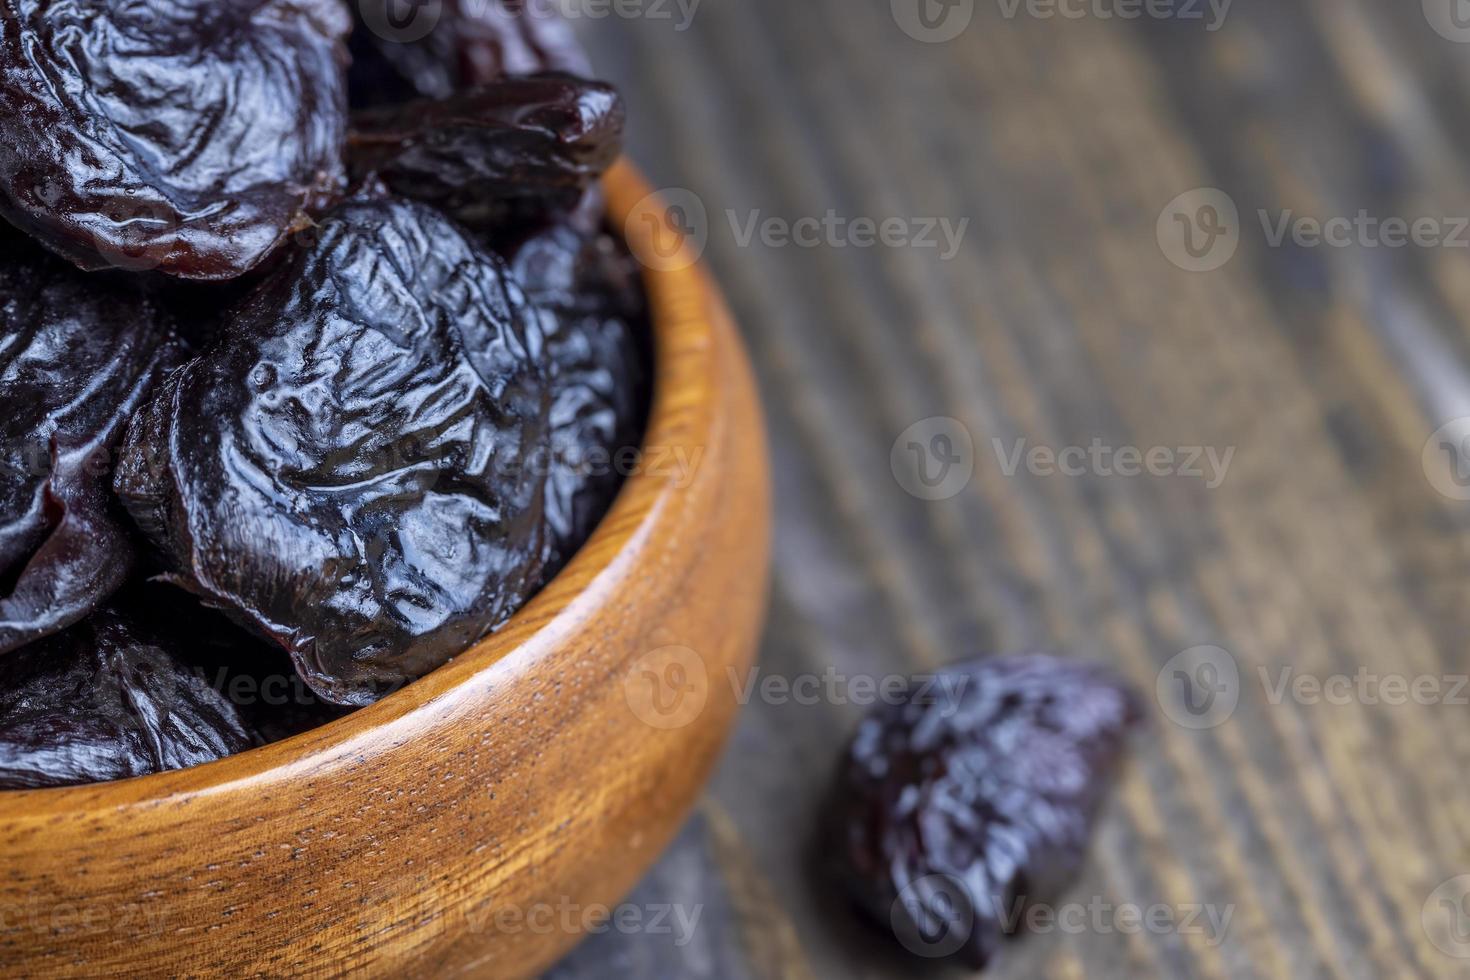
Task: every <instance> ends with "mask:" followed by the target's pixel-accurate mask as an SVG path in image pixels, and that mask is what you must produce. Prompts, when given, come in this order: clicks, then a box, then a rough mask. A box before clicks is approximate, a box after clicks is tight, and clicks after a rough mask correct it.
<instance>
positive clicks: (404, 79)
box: [350, 0, 591, 106]
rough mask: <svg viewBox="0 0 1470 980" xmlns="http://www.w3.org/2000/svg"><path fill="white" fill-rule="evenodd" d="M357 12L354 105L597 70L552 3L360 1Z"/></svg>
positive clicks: (518, 0) (520, 0) (443, 95)
mask: <svg viewBox="0 0 1470 980" xmlns="http://www.w3.org/2000/svg"><path fill="white" fill-rule="evenodd" d="M353 8H354V10H355V13H356V18H357V23H356V26H355V27H354V29H353V32H352V42H351V46H352V71H351V76H350V77H351V91H352V104H353V105H359V106H367V105H381V104H383V103H385V102H401V101H404V100H406V99H411V98H415V97H423V98H430V99H443V98H448V97H449V96H450V95H453V94H454V93H455V92H458V91H460V90H461V89H465V88H470V87H472V86H475V85H483V84H485V83H486V82H489V81H492V80H494V79H495V78H498V77H499V76H501V75H505V74H508V75H529V74H533V73H535V72H540V71H567V72H571V73H573V74H575V75H586V74H589V73H590V72H591V65H590V64H589V62H588V60H587V55H586V54H585V53H584V52H583V50H582V48H581V45H579V44H578V43H577V39H576V37H575V36H574V35H573V33H572V29H571V25H569V24H568V23H567V22H566V20H565V19H563V18H562V17H561V16H560V14H559V13H558V12H557V11H556V10H555V7H554V5H553V4H550V3H545V2H541V3H537V2H531V3H528V2H525V0H358V2H356V3H354V4H353Z"/></svg>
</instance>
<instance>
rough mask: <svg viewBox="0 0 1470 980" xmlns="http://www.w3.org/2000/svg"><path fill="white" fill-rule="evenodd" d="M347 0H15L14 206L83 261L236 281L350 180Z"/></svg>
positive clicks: (7, 175) (9, 51)
mask: <svg viewBox="0 0 1470 980" xmlns="http://www.w3.org/2000/svg"><path fill="white" fill-rule="evenodd" d="M350 28H351V19H350V17H349V16H348V13H347V11H346V9H345V8H344V7H343V6H342V4H341V2H340V0H231V2H229V3H221V2H219V0H156V2H151V3H136V2H132V0H100V2H97V3H75V2H70V0H0V126H3V128H4V130H5V134H6V137H7V138H6V141H5V144H4V146H3V147H0V211H3V212H4V214H5V216H6V217H7V218H9V219H10V221H11V222H13V223H14V224H16V225H17V226H18V227H20V228H22V229H24V230H25V231H27V232H29V233H30V234H32V235H34V236H35V237H36V238H37V240H39V241H40V242H41V243H42V244H44V245H46V246H47V247H48V248H50V249H52V250H53V251H55V252H57V253H58V254H60V255H62V256H65V257H66V258H68V259H70V260H71V261H72V262H74V263H76V264H77V265H78V266H80V267H82V268H83V269H88V270H96V269H104V268H122V269H128V270H150V269H156V270H158V271H160V272H164V273H167V274H169V275H172V276H178V277H182V278H186V279H204V280H219V279H229V278H232V277H235V276H238V275H240V274H242V273H244V272H245V271H247V270H249V269H251V268H252V267H254V266H255V265H256V264H257V263H259V262H260V261H261V260H262V259H264V258H265V257H266V256H267V255H268V254H269V253H270V252H271V251H272V250H273V249H274V248H275V247H276V246H277V245H278V244H279V243H280V242H281V241H282V240H283V239H284V238H285V236H286V235H287V234H288V233H289V232H290V231H291V230H293V229H294V228H297V227H300V226H302V225H303V224H304V223H305V222H306V220H307V212H308V211H310V210H311V209H313V208H315V207H318V206H320V205H322V204H324V203H326V202H327V201H328V200H329V199H330V198H331V197H332V196H333V195H335V194H336V193H337V192H338V191H339V189H340V188H339V185H340V182H341V179H342V159H341V152H342V139H343V133H344V129H345V126H346V111H347V88H346V47H345V41H346V36H347V32H348V31H349V30H350Z"/></svg>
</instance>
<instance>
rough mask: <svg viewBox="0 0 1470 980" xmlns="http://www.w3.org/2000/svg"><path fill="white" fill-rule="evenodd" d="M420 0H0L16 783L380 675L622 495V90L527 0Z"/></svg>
mask: <svg viewBox="0 0 1470 980" xmlns="http://www.w3.org/2000/svg"><path fill="white" fill-rule="evenodd" d="M403 6H404V5H403V4H402V3H401V2H400V0H363V2H357V0H354V2H352V3H351V4H349V3H347V2H344V0H229V2H221V0H149V2H147V3H138V2H136V0H0V133H3V137H4V139H3V140H0V214H3V216H4V218H6V219H7V222H8V227H7V228H6V229H5V231H4V232H3V233H0V241H3V245H4V248H5V250H6V251H5V260H4V262H3V263H0V429H3V433H4V439H3V443H0V450H3V455H0V789H29V788H39V787H46V786H57V785H68V784H77V783H89V782H96V781H102V780H110V779H117V778H123V777H128V776H137V775H143V774H146V773H152V772H158V771H162V770H167V769H176V768H181V767H185V766H191V765H195V764H198V763H201V762H206V761H209V760H212V759H217V758H220V757H222V756H225V755H228V754H230V753H233V752H237V751H240V750H242V749H245V748H248V747H250V746H253V745H259V744H262V743H265V742H268V741H272V740H275V739H278V738H282V737H285V736H288V735H290V734H293V733H296V732H299V731H302V730H304V729H307V728H309V727H312V726H314V725H317V724H320V723H322V722H324V721H326V720H329V719H331V718H334V717H338V716H340V715H341V714H343V713H345V712H347V711H350V710H352V709H353V708H356V707H360V706H363V705H366V704H370V703H372V702H374V701H376V700H378V699H379V698H381V697H383V696H384V695H385V694H387V693H389V692H391V691H393V690H395V689H396V688H398V687H401V686H402V685H404V684H405V683H408V682H410V681H413V680H415V679H417V678H419V677H422V676H423V675H425V674H426V673H428V672H430V671H432V670H434V669H435V668H437V667H439V666H441V665H442V664H444V663H445V662H446V661H448V660H450V659H451V658H453V657H454V656H456V655H457V654H459V653H461V652H463V651H464V650H465V649H467V648H468V647H470V646H471V645H472V644H474V643H475V642H476V641H478V640H480V639H481V638H483V637H484V636H486V635H487V634H489V633H491V632H492V631H494V630H495V629H496V628H497V627H499V626H500V625H502V624H503V623H504V622H505V621H506V619H507V618H508V617H509V616H510V615H511V614H512V613H514V612H515V611H516V610H517V609H518V608H519V607H520V606H521V605H522V604H524V603H525V602H526V600H527V599H528V598H529V597H530V596H531V595H532V594H534V593H535V592H536V591H537V590H538V589H540V588H541V587H542V586H543V585H544V584H545V583H546V582H547V581H548V579H549V578H550V577H551V576H552V575H554V574H555V573H556V572H557V571H558V570H559V569H560V568H561V567H562V566H563V565H564V564H565V563H566V562H567V561H568V559H569V558H570V556H571V555H572V553H573V552H574V551H575V550H576V549H577V548H578V547H579V545H580V544H581V543H582V542H583V541H585V539H586V538H587V537H588V535H589V534H590V533H591V531H592V529H593V528H594V527H595V525H596V524H597V523H598V521H599V520H600V519H601V517H602V515H603V514H604V513H605V512H606V510H607V508H608V507H609V505H610V503H611V501H612V499H613V497H614V496H615V495H616V493H617V491H618V488H619V484H620V474H619V472H617V470H616V467H614V466H612V465H609V461H611V460H613V459H616V458H618V456H619V453H618V451H619V450H620V449H625V448H627V447H637V446H638V445H639V443H640V439H641V433H642V429H643V425H644V421H645V415H646V411H647V404H648V393H649V384H650V377H649V370H648V364H649V356H650V355H649V350H648V329H647V317H646V309H645V300H644V297H643V294H642V291H641V284H640V279H639V276H638V269H637V266H636V263H635V262H634V261H633V260H632V258H631V257H630V256H629V254H628V253H627V251H626V249H625V248H624V247H623V246H622V245H621V243H620V242H619V241H618V239H616V238H615V237H614V236H613V235H612V234H610V233H609V232H608V231H607V230H606V227H605V223H604V220H605V219H604V209H603V202H602V199H601V196H600V191H599V189H598V183H597V181H598V178H599V177H600V176H601V175H602V174H603V172H604V171H605V170H606V169H607V168H608V167H609V165H610V164H611V163H612V162H613V161H614V159H615V158H616V156H617V155H618V152H619V149H620V142H621V134H622V129H623V104H622V101H621V99H620V97H619V95H618V93H617V92H616V91H615V90H614V89H613V88H612V87H610V86H608V85H606V84H602V83H600V82H596V81H590V80H588V79H587V78H586V76H587V75H588V73H589V69H588V65H587V62H586V59H585V57H584V55H583V54H582V53H581V51H580V50H579V49H578V47H577V45H576V43H575V42H574V40H573V39H572V37H571V35H570V33H569V30H568V27H567V25H566V24H565V23H564V22H561V21H557V20H552V19H549V18H547V17H546V16H544V15H542V14H539V13H535V12H533V10H532V8H531V7H529V6H525V5H522V4H509V3H505V4H503V3H500V2H478V3H475V4H473V5H471V4H460V3H457V2H451V0H443V2H440V3H435V4H427V5H420V6H419V7H417V8H414V13H415V16H414V18H412V19H409V20H406V19H405V18H404V17H403V16H402V11H401V10H400V9H399V8H401V7H403ZM425 17H431V18H433V23H428V24H426V23H424V22H423V20H422V18H425Z"/></svg>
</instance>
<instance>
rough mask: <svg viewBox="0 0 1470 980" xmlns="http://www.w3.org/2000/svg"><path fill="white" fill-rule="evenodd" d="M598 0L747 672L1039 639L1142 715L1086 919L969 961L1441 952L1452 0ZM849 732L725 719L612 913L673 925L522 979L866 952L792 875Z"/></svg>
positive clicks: (1466, 163)
mask: <svg viewBox="0 0 1470 980" xmlns="http://www.w3.org/2000/svg"><path fill="white" fill-rule="evenodd" d="M568 6H570V7H572V8H574V9H584V8H585V9H586V10H591V9H592V8H591V7H588V6H587V5H585V4H583V5H578V4H569V5H568ZM601 9H604V10H608V9H611V10H618V9H621V10H622V14H621V15H619V14H617V13H614V14H613V15H611V16H607V17H605V18H598V19H592V18H591V17H582V18H579V27H580V29H581V30H582V32H583V35H584V37H585V39H586V40H587V41H588V42H589V43H590V44H591V46H592V47H593V49H594V53H595V56H596V60H597V64H598V67H599V71H600V74H602V75H604V76H609V77H611V78H612V79H614V80H616V81H617V82H618V83H620V84H621V85H622V86H623V87H624V91H625V94H626V96H627V101H628V105H629V106H630V111H631V115H632V119H631V127H632V138H631V154H632V156H633V157H634V159H635V160H636V161H637V162H638V163H639V165H640V166H641V167H643V168H644V169H645V172H646V173H647V174H648V175H649V177H650V179H651V180H652V181H653V182H654V183H655V184H656V185H657V186H659V187H661V188H664V189H666V190H668V191H670V199H671V200H677V201H679V202H681V204H682V205H684V207H683V210H682V211H681V212H680V215H679V220H681V221H686V220H687V221H688V222H689V223H690V227H689V230H690V231H691V232H694V233H697V234H698V236H699V239H700V241H702V242H705V243H706V252H705V255H706V258H707V260H708V262H709V264H710V266H711V268H712V270H713V272H714V274H715V275H716V277H717V278H718V279H719V281H720V283H721V284H722V286H723V287H724V290H725V292H726V294H727V296H728V297H729V300H730V302H731V304H732V306H733V308H734V311H735V313H736V317H737V319H738V321H739V322H740V324H741V326H742V328H743V330H744V333H745V336H746V338H747V340H748V343H749V346H750V350H751V353H752V356H753V358H754V361H755V365H756V369H757V372H758V374H759V376H760V380H761V383H762V387H763V392H764V397H765V405H766V409H767V412H768V421H769V428H770V436H771V440H772V452H773V457H774V464H775V467H774V469H775V480H776V496H777V501H778V504H777V506H778V529H777V536H776V540H775V569H774V591H773V595H772V605H771V614H770V622H769V628H768V633H767V637H766V640H765V643H764V648H763V653H762V661H761V671H762V674H763V676H770V675H774V676H777V677H781V678H785V679H787V680H791V679H793V678H797V677H801V676H806V675H816V676H822V675H823V674H824V672H828V671H829V670H835V671H838V672H840V674H841V676H843V677H847V678H851V677H854V676H859V675H863V676H872V677H880V678H881V677H884V676H887V675H893V674H898V675H909V674H913V673H915V672H922V671H926V670H931V669H933V668H935V667H937V666H940V665H943V664H946V663H949V662H952V661H955V660H959V659H962V658H967V657H973V656H977V655H982V654H988V653H998V652H1020V651H1029V650H1050V651H1057V652H1060V653H1063V654H1066V655H1068V656H1075V657H1080V658H1086V659H1092V660H1098V661H1102V662H1105V663H1108V664H1111V665H1112V666H1113V667H1115V668H1116V669H1117V670H1118V671H1120V672H1121V673H1122V674H1123V675H1124V676H1125V677H1127V678H1128V679H1129V680H1130V681H1131V682H1132V683H1133V684H1134V685H1135V686H1136V687H1137V688H1138V689H1139V691H1140V692H1141V693H1142V694H1143V695H1144V698H1145V700H1146V702H1147V703H1148V705H1149V707H1150V709H1151V711H1150V714H1151V716H1152V717H1151V719H1150V724H1149V727H1148V729H1147V730H1146V731H1145V732H1144V733H1142V734H1141V735H1140V736H1139V737H1137V738H1136V739H1135V742H1134V750H1133V755H1132V759H1131V762H1130V765H1129V767H1128V769H1127V771H1126V774H1125V775H1124V777H1123V778H1122V780H1121V781H1120V783H1119V785H1118V786H1117V789H1116V792H1115V793H1114V794H1113V796H1112V798H1111V802H1110V804H1109V806H1108V809H1107V811H1106V814H1105V817H1104V819H1103V822H1102V824H1101V827H1100V829H1099V831H1098V833H1097V836H1096V838H1095V841H1094V848H1093V856H1092V859H1091V862H1090V865H1089V870H1088V872H1087V874H1086V876H1085V877H1084V879H1083V880H1082V881H1081V882H1080V883H1079V884H1078V885H1077V886H1076V887H1075V888H1074V889H1073V891H1072V893H1071V894H1070V896H1069V899H1068V900H1069V901H1072V902H1075V903H1078V904H1079V905H1082V906H1093V905H1096V906H1100V907H1108V908H1111V909H1112V910H1113V912H1112V913H1108V914H1105V915H1103V916H1100V917H1098V918H1097V919H1092V918H1089V920H1088V921H1089V925H1087V926H1085V927H1084V928H1081V929H1062V928H1056V929H1052V930H1048V931H1046V932H1045V934H1038V935H1031V936H1027V937H1025V938H1024V939H1023V940H1021V941H1018V942H1015V943H1013V944H1012V945H1011V947H1010V949H1009V951H1008V954H1007V956H1006V957H1005V958H1004V960H1003V961H1002V962H1001V963H999V964H998V965H996V966H995V967H993V968H992V969H991V970H990V971H988V973H989V975H992V976H998V977H1033V976H1041V977H1057V978H1071V977H1081V976H1087V977H1139V976H1165V977H1195V976H1199V977H1221V976H1229V977H1246V976H1271V977H1317V976H1338V975H1340V976H1351V977H1379V976H1415V977H1419V976H1424V977H1439V976H1451V975H1459V973H1458V972H1457V971H1461V970H1466V969H1467V968H1470V959H1466V957H1467V956H1470V913H1467V911H1466V907H1467V903H1466V901H1465V898H1466V895H1467V894H1470V877H1467V875H1470V824H1467V822H1466V821H1465V819H1464V814H1465V813H1467V812H1470V781H1467V780H1466V779H1465V777H1464V768H1465V763H1466V761H1467V760H1470V708H1467V706H1466V705H1467V704H1470V691H1467V690H1466V689H1464V687H1463V682H1464V679H1465V676H1464V675H1465V672H1466V671H1470V657H1467V655H1466V649H1465V641H1466V638H1467V636H1470V603H1467V602H1466V601H1465V595H1466V585H1467V583H1470V568H1467V564H1470V535H1467V529H1470V509H1467V505H1466V503H1465V501H1466V500H1467V499H1470V466H1467V464H1470V460H1467V459H1466V458H1465V454H1466V450H1467V448H1470V445H1467V436H1470V421H1467V420H1466V419H1465V416H1470V349H1467V340H1470V332H1467V327H1466V325H1467V324H1470V266H1467V262H1470V125H1467V120H1470V3H1466V2H1464V0H1422V2H1421V0H1400V2H1396V3H1386V2H1382V0H1234V2H1227V0H1214V2H1213V3H1212V2H1210V0H1172V2H1170V0H1150V2H1143V0H1030V2H1028V0H891V2H890V0H860V2H854V0H805V2H798V3H792V2H786V0H738V2H737V0H702V2H699V3H695V2H694V0H683V2H679V0H666V2H658V0H642V2H641V3H638V2H630V3H629V4H627V5H626V6H625V7H622V8H618V7H612V8H607V7H604V8H601ZM700 211H702V212H703V213H702V214H701V213H699V212H700ZM871 228H877V229H878V230H879V232H880V234H879V235H878V236H877V237H878V239H879V240H878V241H876V242H875V241H874V235H873V233H872V231H870V229H871ZM783 229H784V234H783ZM913 445H918V446H920V447H922V448H921V450H920V451H919V454H918V455H917V456H916V457H914V459H912V460H908V459H907V456H906V454H907V452H908V451H909V448H910V447H911V446H913ZM925 451H927V453H928V456H927V457H926V456H925ZM1048 460H1050V462H1048ZM1190 682H1193V683H1194V684H1195V689H1196V691H1198V690H1208V691H1209V692H1211V693H1212V694H1214V695H1217V697H1215V698H1214V700H1213V701H1212V702H1211V704H1210V706H1209V709H1208V710H1207V711H1201V710H1197V709H1199V707H1200V705H1199V704H1198V703H1194V702H1191V701H1190V691H1189V684H1190ZM1400 683H1402V684H1403V686H1404V690H1405V691H1407V692H1408V693H1407V694H1403V693H1400V692H1399V685H1400ZM1416 685H1417V686H1416ZM1314 692H1315V693H1314ZM864 710H865V709H864V708H863V707H861V706H858V705H855V704H852V703H847V702H846V701H845V700H844V699H843V698H840V697H837V698H834V697H823V698H820V699H818V700H817V702H816V703H797V702H796V701H795V700H793V699H790V698H787V699H782V698H779V697H762V696H761V695H759V694H757V695H756V696H755V697H753V698H752V700H751V703H750V704H749V705H748V706H747V708H746V709H745V714H744V716H743V720H742V723H741V726H740V729H739V731H738V734H737V735H736V736H735V738H734V739H733V741H732V743H731V745H730V748H729V751H728V754H727V756H726V758H725V761H724V763H723V766H722V768H721V769H720V771H719V773H718V775H717V777H716V779H715V780H714V782H713V783H712V785H711V787H710V789H709V791H708V793H707V795H706V798H705V800H704V802H703V804H702V806H701V807H700V809H699V811H698V813H697V815H696V816H695V818H694V819H693V820H692V821H691V823H690V824H689V826H688V827H687V828H686V830H685V831H684V833H683V834H682V836H681V838H680V839H679V841H678V843H677V845H676V846H675V847H674V848H673V849H672V850H671V851H670V852H669V853H668V854H667V855H666V857H665V858H664V860H663V861H662V863H661V864H660V865H659V866H658V867H657V868H656V870H655V871H654V872H653V873H652V874H651V875H650V876H649V878H648V879H647V880H646V881H645V882H644V883H643V885H642V886H641V887H640V889H639V891H638V892H637V893H635V894H634V895H633V896H632V897H630V899H629V901H630V902H631V903H635V904H638V905H641V906H644V907H648V906H655V905H673V906H676V907H680V908H683V909H684V910H685V911H686V913H687V912H691V911H693V910H695V909H697V910H698V914H699V918H698V922H697V928H693V929H689V930H679V929H675V930H673V931H672V932H671V933H669V934H663V935H659V934H652V931H651V930H642V931H635V932H630V933H628V934H624V933H621V932H619V931H618V930H616V929H612V930H610V931H609V932H608V933H606V934H604V935H600V936H595V937H593V938H591V939H590V940H589V941H588V942H586V943H585V944H584V945H583V946H582V947H581V948H580V949H579V950H578V951H577V952H576V953H575V954H573V956H572V957H571V958H570V959H569V960H568V961H566V962H565V963H563V964H562V965H561V966H560V967H558V968H557V969H556V970H555V971H554V973H553V974H552V976H554V977H557V978H559V980H574V978H582V977H587V978H592V977H606V976H613V975H616V976H647V977H721V978H724V977H731V978H744V977H762V978H763V977H783V978H784V977H791V978H827V977H888V976H904V975H909V974H910V973H911V972H912V970H913V968H914V965H915V961H913V960H911V959H905V958H903V956H902V955H901V954H894V953H892V952H891V950H892V949H894V948H896V947H895V945H894V943H893V942H892V937H885V936H883V935H882V934H881V931H879V930H873V929H870V928H868V927H866V926H865V925H863V924H862V923H861V922H860V921H859V920H857V919H856V918H855V917H854V916H852V915H850V914H848V913H847V911H846V910H845V908H843V906H842V903H841V900H840V899H838V898H837V897H835V896H834V895H832V894H830V893H828V892H827V891H826V890H825V889H824V888H823V887H822V886H821V885H820V884H819V882H818V880H817V879H816V878H815V877H814V875H813V874H812V873H811V870H810V869H811V866H812V864H813V863H814V860H815V859H816V857H819V855H820V852H821V851H822V849H823V847H824V844H825V842H824V841H823V840H822V839H821V838H820V836H819V835H817V834H816V815H817V808H818V804H819V801H820V798H821V793H822V791H823V789H824V788H825V786H826V785H827V782H828V780H829V778H830V774H831V772H832V769H833V767H834V765H835V763H836V761H837V759H838V757H839V754H840V752H841V750H842V747H843V746H844V744H845V742H846V741H847V739H848V738H849V736H850V735H851V733H852V731H853V729H854V727H855V726H856V724H857V722H858V720H859V719H860V718H861V717H862V715H863V713H864ZM1127 907H1137V908H1138V909H1140V910H1148V909H1150V908H1154V907H1163V908H1164V909H1166V910H1168V911H1169V913H1170V914H1171V919H1170V922H1171V923H1172V924H1170V925H1166V926H1165V927H1163V928H1151V927H1149V926H1137V924H1136V923H1135V925H1134V927H1133V928H1129V926H1128V923H1127V922H1126V921H1125V919H1124V918H1123V917H1122V916H1121V915H1120V914H1119V913H1118V911H1117V910H1118V909H1121V908H1127ZM1191 910H1193V912H1191ZM1210 913H1213V919H1212V918H1211V915H1210ZM1191 915H1193V916H1194V918H1192V919H1191V918H1190V916H1191ZM1186 919H1190V921H1189V922H1186V921H1185V920H1186Z"/></svg>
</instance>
